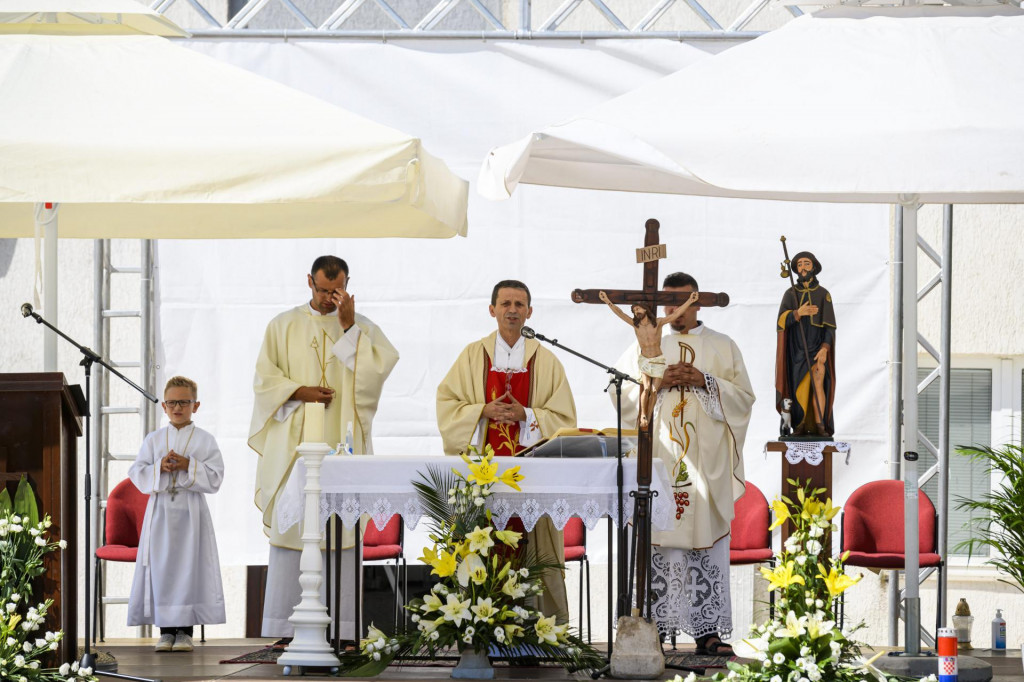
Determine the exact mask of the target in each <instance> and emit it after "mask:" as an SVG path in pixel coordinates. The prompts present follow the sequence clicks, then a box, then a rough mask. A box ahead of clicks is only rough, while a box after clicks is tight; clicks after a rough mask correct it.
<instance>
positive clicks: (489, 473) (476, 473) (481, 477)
mask: <svg viewBox="0 0 1024 682" xmlns="http://www.w3.org/2000/svg"><path fill="white" fill-rule="evenodd" d="M468 466H469V471H470V474H469V476H467V477H466V480H467V481H468V482H470V483H473V482H476V484H477V485H490V484H492V483H494V482H495V481H497V480H498V477H497V473H498V465H497V464H494V463H492V462H490V461H489V460H487V461H483V462H480V463H479V464H474V463H472V462H470V463H469V465H468Z"/></svg>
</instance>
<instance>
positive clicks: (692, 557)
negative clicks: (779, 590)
mask: <svg viewBox="0 0 1024 682" xmlns="http://www.w3.org/2000/svg"><path fill="white" fill-rule="evenodd" d="M651 600H652V602H653V606H652V610H651V612H652V615H653V616H654V621H655V623H656V624H657V626H658V632H661V633H664V634H666V635H676V634H679V633H680V632H682V633H685V634H687V635H689V636H690V637H693V638H694V639H697V638H698V637H703V636H704V635H709V634H711V633H713V632H716V633H718V636H719V637H721V638H722V639H723V640H728V639H729V638H730V637H731V636H732V600H731V598H730V594H729V536H726V537H724V538H722V539H721V540H719V541H718V542H716V543H715V544H714V545H713V546H712V547H711V549H675V548H671V547H653V548H652V552H651Z"/></svg>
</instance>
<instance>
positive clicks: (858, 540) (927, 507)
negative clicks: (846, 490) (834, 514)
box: [843, 481, 935, 554]
mask: <svg viewBox="0 0 1024 682" xmlns="http://www.w3.org/2000/svg"><path fill="white" fill-rule="evenodd" d="M917 511H918V519H919V521H918V532H919V533H920V536H919V539H918V546H919V548H920V552H921V553H922V554H930V553H934V552H935V506H934V505H933V504H932V501H931V500H930V499H928V495H926V494H925V492H924V491H923V490H921V491H918V496H917ZM846 550H851V551H854V552H868V553H872V554H903V482H902V481H872V482H870V483H865V484H864V485H862V486H861V487H859V488H857V489H856V490H854V491H853V494H852V495H850V499H848V500H847V501H846V506H845V507H844V508H843V551H846Z"/></svg>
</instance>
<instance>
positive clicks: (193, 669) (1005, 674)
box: [96, 639, 1024, 682]
mask: <svg viewBox="0 0 1024 682" xmlns="http://www.w3.org/2000/svg"><path fill="white" fill-rule="evenodd" d="M155 643H156V640H155V639H154V640H144V639H110V640H107V641H106V642H105V643H103V644H101V645H100V646H98V647H96V650H97V651H100V652H103V651H109V652H110V653H111V654H113V656H114V658H115V659H116V660H117V662H118V672H119V673H121V674H123V675H132V676H137V677H145V678H150V679H153V678H159V679H161V680H164V682H193V681H196V680H267V679H297V678H296V677H295V676H293V677H290V678H289V677H285V676H284V674H283V673H282V670H283V668H282V667H281V666H279V665H276V664H267V663H221V661H224V660H229V659H234V658H237V657H240V656H242V655H244V654H248V653H250V652H255V651H258V650H260V649H262V648H264V647H266V646H269V645H270V644H272V643H273V640H271V639H217V640H208V641H207V642H206V643H205V644H200V643H199V642H198V641H197V642H196V648H195V651H194V652H192V653H161V654H158V653H156V652H155V651H153V646H154V644H155ZM595 646H597V647H598V648H600V649H603V648H604V647H603V645H599V644H596V643H595ZM692 647H693V645H692V644H690V645H680V646H679V649H678V652H679V653H685V652H688V651H692ZM666 651H667V653H669V654H670V655H671V654H672V652H671V650H670V649H668V647H666ZM865 653H867V652H865ZM970 655H972V656H974V657H975V658H980V659H982V660H983V661H986V662H987V663H989V664H991V665H992V675H993V677H992V680H993V682H1024V667H1022V661H1021V652H1020V650H1019V649H1011V650H1009V651H1007V652H1006V653H997V652H994V651H992V650H990V649H974V650H973V651H971V652H970ZM725 671H726V669H724V668H708V669H707V674H708V675H711V674H713V673H715V672H725ZM676 672H677V671H674V670H666V671H665V679H666V680H667V679H671V678H672V677H673V675H675V674H676ZM450 674H451V667H450V666H432V665H407V666H402V667H392V668H390V669H388V671H387V672H386V673H385V674H383V675H381V676H380V677H377V678H370V679H377V680H422V679H428V680H435V679H436V680H445V679H449V677H450ZM681 674H683V675H685V673H681ZM304 677H305V678H321V677H323V678H327V677H328V676H327V675H326V674H324V675H322V676H321V675H316V674H315V673H312V672H308V673H307V674H306V675H304ZM494 677H495V679H496V680H552V681H558V680H589V679H590V676H589V675H585V674H582V673H578V674H572V675H570V674H568V673H566V672H565V671H564V670H562V669H561V668H556V667H520V668H513V667H508V666H498V667H496V668H495V676H494ZM101 679H104V678H101ZM352 679H358V678H352Z"/></svg>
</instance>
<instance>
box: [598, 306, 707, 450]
mask: <svg viewBox="0 0 1024 682" xmlns="http://www.w3.org/2000/svg"><path fill="white" fill-rule="evenodd" d="M598 296H600V298H601V300H602V301H604V302H605V303H607V304H608V307H609V308H611V309H612V312H614V313H615V314H616V315H618V316H619V317H620V318H622V319H623V320H625V321H626V324H629V325H631V326H632V327H633V329H634V331H635V332H636V342H637V345H639V346H640V355H641V358H640V371H641V372H642V377H641V382H642V383H641V387H640V409H639V413H640V419H639V421H640V424H639V426H640V429H641V430H646V429H647V427H648V425H649V424H650V420H651V416H652V415H653V414H654V402H655V400H657V398H658V389H660V388H661V379H662V377H663V376H665V366H666V365H667V364H668V363H667V362H666V361H665V356H664V355H663V354H662V352H661V330H662V327H664V326H665V325H666V324H671V323H672V322H674V321H675V320H676V319H677V318H679V317H681V316H682V314H683V313H685V312H686V309H687V308H689V307H690V306H691V305H693V304H694V303H695V302H696V301H697V299H698V298H699V297H700V294H699V293H697V292H696V291H694V292H693V293H691V294H690V298H689V300H687V301H686V303H684V304H683V305H681V306H679V307H678V308H676V309H675V310H673V311H672V314H671V315H666V316H665V317H658V318H656V317H655V316H654V313H652V312H651V311H650V309H649V308H647V307H646V306H643V305H640V304H639V303H634V304H633V305H632V306H631V308H630V309H631V310H632V312H633V317H630V316H629V315H627V314H626V313H624V312H622V310H621V309H620V308H619V307H618V306H617V305H615V304H614V303H612V302H611V300H610V299H609V298H608V294H606V293H605V292H603V291H602V292H600V294H598Z"/></svg>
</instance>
